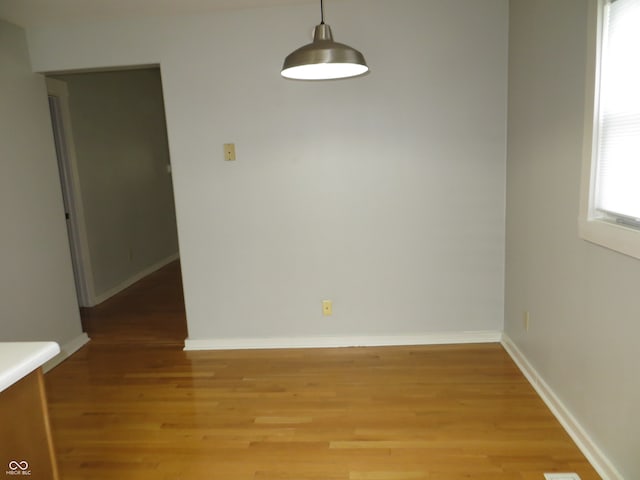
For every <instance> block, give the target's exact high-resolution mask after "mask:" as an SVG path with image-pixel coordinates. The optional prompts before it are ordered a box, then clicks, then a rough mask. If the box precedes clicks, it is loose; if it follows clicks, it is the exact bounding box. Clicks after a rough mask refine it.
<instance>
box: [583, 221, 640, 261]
mask: <svg viewBox="0 0 640 480" xmlns="http://www.w3.org/2000/svg"><path fill="white" fill-rule="evenodd" d="M578 232H579V234H580V238H582V239H583V240H586V241H588V242H591V243H595V244H597V245H601V246H603V247H605V248H608V249H610V250H614V251H616V252H620V253H624V254H625V255H629V256H630V257H633V258H637V259H640V231H638V230H636V229H633V228H629V227H625V226H624V225H618V224H615V223H610V222H607V221H604V220H599V219H595V218H594V219H590V220H588V219H586V218H581V219H580V220H579V222H578Z"/></svg>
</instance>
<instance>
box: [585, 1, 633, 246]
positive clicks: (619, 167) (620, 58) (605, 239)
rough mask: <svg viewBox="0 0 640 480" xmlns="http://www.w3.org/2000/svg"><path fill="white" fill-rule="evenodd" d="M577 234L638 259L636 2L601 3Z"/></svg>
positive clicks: (594, 49) (595, 26)
mask: <svg viewBox="0 0 640 480" xmlns="http://www.w3.org/2000/svg"><path fill="white" fill-rule="evenodd" d="M593 30H594V31H595V32H596V35H595V38H593V39H592V42H591V43H592V45H591V53H592V55H590V57H591V58H592V59H593V64H592V65H591V67H593V68H592V69H591V71H592V72H594V78H593V83H592V84H591V85H590V88H589V90H590V93H592V95H590V97H588V98H591V99H594V101H593V115H588V117H589V118H588V120H589V122H588V123H589V125H587V126H586V135H585V139H586V144H585V173H584V175H583V199H582V203H583V205H582V211H581V218H580V233H581V236H582V237H583V238H585V239H586V240H589V241H592V242H595V243H598V244H600V245H604V246H606V247H608V248H612V249H614V250H618V251H621V252H623V253H626V254H628V255H632V256H634V257H636V258H640V54H639V53H638V52H640V0H600V1H599V2H598V12H597V19H596V22H595V25H594V29H593Z"/></svg>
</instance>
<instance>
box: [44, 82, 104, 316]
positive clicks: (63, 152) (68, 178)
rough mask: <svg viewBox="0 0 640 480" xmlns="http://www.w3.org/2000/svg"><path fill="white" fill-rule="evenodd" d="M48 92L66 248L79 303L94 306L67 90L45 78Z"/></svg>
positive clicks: (89, 260)
mask: <svg viewBox="0 0 640 480" xmlns="http://www.w3.org/2000/svg"><path fill="white" fill-rule="evenodd" d="M46 82H47V93H48V95H49V97H54V101H53V102H52V103H53V105H54V106H53V108H52V110H51V122H52V125H53V135H54V138H55V142H56V154H57V157H58V168H59V171H60V183H61V187H62V196H63V201H64V205H65V214H67V220H66V222H67V231H68V233H69V249H70V251H71V260H72V264H73V270H74V278H75V282H76V291H77V294H78V304H79V305H80V306H82V307H91V306H93V305H95V304H96V301H95V297H96V295H95V288H94V283H93V269H92V268H91V256H90V252H89V242H88V239H87V228H86V224H85V217H84V207H83V203H82V192H81V190H80V177H79V174H78V165H77V160H76V152H75V143H74V140H73V132H72V128H71V113H70V110H69V90H68V88H67V84H66V83H65V82H63V81H61V80H56V79H53V78H47V79H46Z"/></svg>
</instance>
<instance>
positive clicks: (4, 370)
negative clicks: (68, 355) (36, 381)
mask: <svg viewBox="0 0 640 480" xmlns="http://www.w3.org/2000/svg"><path fill="white" fill-rule="evenodd" d="M58 353H60V347H59V346H58V344H57V343H56V342H0V392H2V391H3V390H6V389H7V388H9V387H10V386H11V385H13V384H14V383H16V382H17V381H18V380H20V379H22V378H24V377H26V376H27V375H29V374H30V373H31V372H33V371H34V370H36V369H37V368H38V367H40V366H42V364H43V363H45V362H47V361H49V360H51V359H52V358H53V357H55V356H56V355H57V354H58Z"/></svg>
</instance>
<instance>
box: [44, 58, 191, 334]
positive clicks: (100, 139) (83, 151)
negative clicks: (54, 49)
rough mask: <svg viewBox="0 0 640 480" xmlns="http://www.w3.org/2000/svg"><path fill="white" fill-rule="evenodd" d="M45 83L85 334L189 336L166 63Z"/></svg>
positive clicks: (60, 77)
mask: <svg viewBox="0 0 640 480" xmlns="http://www.w3.org/2000/svg"><path fill="white" fill-rule="evenodd" d="M47 86H48V90H49V106H50V111H51V118H52V124H53V131H54V137H55V140H56V151H57V154H58V163H59V171H60V181H61V185H62V191H63V199H64V205H65V214H66V218H67V229H68V233H69V244H70V251H71V256H72V262H73V268H74V275H75V280H76V290H77V293H78V303H79V306H80V307H81V308H80V311H81V317H82V320H83V326H84V328H85V331H86V332H87V333H88V334H89V336H90V337H92V339H93V340H94V341H95V340H96V339H98V338H100V339H101V340H104V341H106V340H107V339H108V338H111V337H113V338H114V340H116V339H117V341H118V342H122V341H125V340H130V341H132V342H134V343H147V342H152V343H153V342H158V341H162V342H163V343H166V342H167V341H170V342H174V341H180V342H183V341H184V339H185V338H186V336H187V335H186V318H185V314H184V300H183V295H182V282H181V273H180V263H179V252H178V238H177V227H176V214H175V206H174V197H173V183H172V179H171V163H170V157H169V148H168V141H167V132H166V121H165V113H164V102H163V95H162V83H161V78H160V70H159V68H157V67H156V68H139V69H128V70H119V71H112V70H110V71H101V72H82V73H69V74H64V75H55V76H51V77H48V78H47ZM160 292H162V293H160ZM168 299H170V300H171V301H169V302H167V301H166V300H168Z"/></svg>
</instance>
